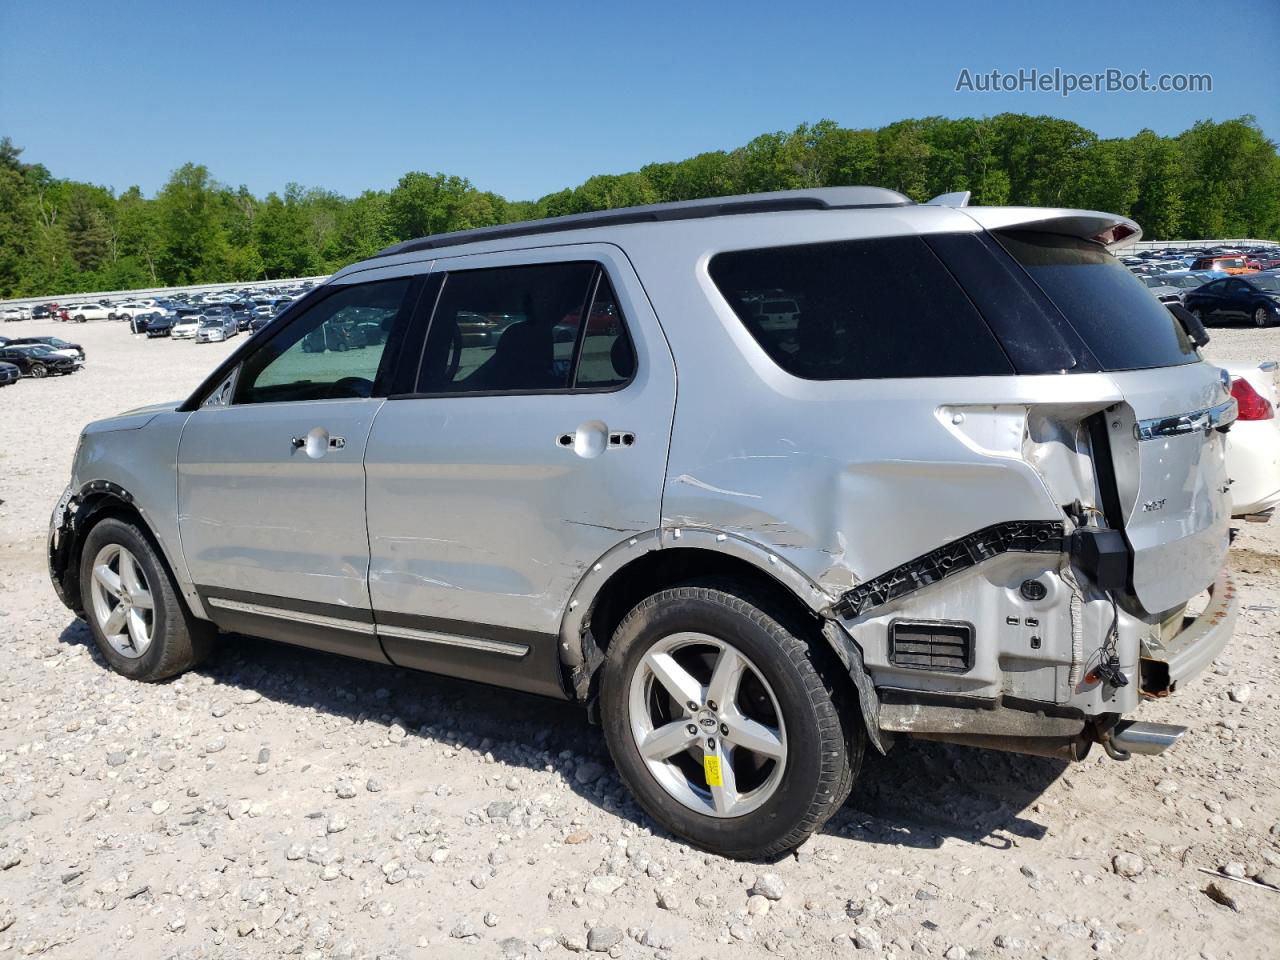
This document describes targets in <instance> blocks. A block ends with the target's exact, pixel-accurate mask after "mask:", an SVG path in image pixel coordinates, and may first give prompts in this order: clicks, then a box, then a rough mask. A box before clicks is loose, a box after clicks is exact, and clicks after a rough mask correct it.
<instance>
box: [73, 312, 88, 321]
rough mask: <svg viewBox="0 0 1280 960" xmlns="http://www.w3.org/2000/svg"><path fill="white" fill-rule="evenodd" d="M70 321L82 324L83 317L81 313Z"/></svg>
mask: <svg viewBox="0 0 1280 960" xmlns="http://www.w3.org/2000/svg"><path fill="white" fill-rule="evenodd" d="M71 319H73V320H75V322H76V323H84V320H85V317H84V314H83V313H77V314H76V315H75V316H74V317H72V318H71Z"/></svg>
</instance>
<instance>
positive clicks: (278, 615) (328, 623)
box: [205, 597, 374, 636]
mask: <svg viewBox="0 0 1280 960" xmlns="http://www.w3.org/2000/svg"><path fill="white" fill-rule="evenodd" d="M205 602H206V603H207V604H209V606H211V607H221V608H222V609H223V610H233V611H235V612H236V613H251V614H254V615H255V616H259V617H273V618H274V619H276V620H292V621H293V622H295V623H308V624H311V625H312V626H314V627H331V628H333V629H336V630H350V631H352V632H354V633H363V634H367V635H369V636H372V635H373V633H374V627H373V624H372V623H361V622H360V621H359V620H343V619H342V618H341V617H324V616H321V615H320V614H318V613H303V612H301V611H300V610H283V609H281V608H280V607H267V606H263V605H262V604H260V603H244V602H242V601H240V600H226V599H224V598H222V597H208V598H206V600H205Z"/></svg>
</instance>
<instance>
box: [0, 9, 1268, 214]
mask: <svg viewBox="0 0 1280 960" xmlns="http://www.w3.org/2000/svg"><path fill="white" fill-rule="evenodd" d="M1273 2H1275V0H1265V2H1262V3H1256V4H1252V5H1250V4H1244V5H1239V6H1236V7H1234V8H1233V10H1232V12H1231V13H1230V14H1229V15H1227V16H1223V15H1222V13H1219V12H1210V9H1211V8H1208V7H1206V6H1205V5H1204V4H1203V2H1190V3H1187V2H1182V0H1162V2H1161V3H1159V4H1152V3H1144V4H1131V3H1125V2H1123V0H1113V2H1108V3H1098V2H1093V0H1074V2H1072V3H1070V4H1067V5H1064V4H1056V3H1054V4H1051V3H1035V2H1025V0H1024V2H1020V3H1013V2H1010V3H987V4H981V3H977V2H970V3H963V4H954V3H935V2H930V0H916V2H913V3H903V4H893V3H883V2H881V3H870V4H863V3H850V2H846V3H825V2H824V3H809V4H805V3H794V2H793V3H783V2H772V3H757V2H754V0H737V2H733V3H696V2H688V0H686V2H684V3H667V2H665V0H645V2H643V3H636V2H634V0H633V2H631V3H616V4H614V3H606V2H604V0H598V2H595V3H577V2H567V0H565V2H561V0H545V2H542V3H506V2H503V3H484V2H470V3H430V2H408V0H387V2H376V0H375V2H369V3H351V2H345V3H337V2H332V0H313V2H310V3H286V2H283V0H278V2H277V0H258V2H242V0H219V2H216V3H211V4H210V3H203V4H195V3H190V2H181V0H178V2H172V0H169V2H152V0H136V2H133V0H118V2H113V3H103V2H101V0H96V2H64V0H0V135H6V134H7V135H8V136H10V137H12V138H13V140H14V141H15V142H16V143H17V144H18V145H19V146H22V147H25V149H26V153H25V154H24V159H26V160H28V161H37V162H41V163H44V164H45V165H46V166H48V167H49V168H50V170H51V171H53V173H54V174H55V175H58V176H66V177H72V178H74V179H78V180H88V181H91V182H95V183H101V184H105V185H107V186H111V187H114V188H116V189H117V190H120V189H124V188H125V187H127V186H129V185H131V184H138V185H139V186H141V187H142V188H143V190H144V191H145V192H147V193H148V194H150V193H151V192H153V191H155V190H156V189H157V188H158V187H159V186H160V185H161V184H163V182H164V181H165V179H166V178H167V177H168V175H169V173H170V171H172V170H173V169H174V168H175V167H177V166H179V165H181V164H182V163H184V162H186V161H196V162H199V163H204V164H206V165H207V166H208V167H209V168H210V170H211V171H212V172H213V174H214V176H215V177H217V178H218V179H219V180H221V181H223V182H226V183H230V184H233V185H236V184H241V183H243V184H246V185H247V186H248V187H249V188H250V189H251V190H253V191H254V192H255V193H258V194H265V193H266V192H267V191H269V190H280V189H282V188H283V186H284V184H285V183H287V182H289V181H296V182H299V183H302V184H305V185H307V186H321V187H326V188H329V189H332V190H336V191H338V192H340V193H343V194H347V195H352V194H356V193H359V192H360V191H361V190H363V189H366V188H386V187H390V186H393V185H394V184H395V182H396V180H397V179H398V177H399V176H400V175H401V174H402V173H404V172H406V171H408V170H425V171H429V172H435V171H445V172H447V173H454V174H458V175H461V176H466V177H468V178H470V179H471V181H472V182H473V183H474V184H475V185H476V186H478V187H480V188H482V189H489V190H495V191H497V192H499V193H501V194H503V195H505V196H507V197H509V198H511V199H533V198H536V197H538V196H540V195H542V194H544V193H548V192H550V191H553V190H556V189H559V188H561V187H564V186H573V185H575V184H577V183H579V182H581V181H582V180H584V179H585V178H586V177H588V176H590V175H591V174H594V173H605V172H623V171H626V170H633V169H636V168H638V167H639V166H641V165H642V164H644V163H647V162H650V161H654V160H675V159H681V158H683V157H686V156H690V155H692V154H694V153H698V152H701V151H704V150H713V149H721V148H728V147H733V146H737V145H740V144H742V143H745V142H746V141H747V140H749V139H750V138H752V137H753V136H755V135H757V134H759V133H762V132H765V131H771V130H781V129H790V128H793V127H794V126H795V125H797V124H798V123H800V122H803V121H816V120H819V119H821V118H824V117H828V118H831V119H833V120H836V121H837V122H839V123H840V124H842V125H845V126H856V127H875V126H880V125H883V124H885V123H889V122H892V121H894V120H898V119H902V118H904V117H918V116H928V115H934V114H937V115H943V116H950V117H957V116H982V115H989V114H995V113H1000V112H1003V111H1019V112H1027V113H1048V114H1053V115H1055V116H1062V117H1066V118H1068V119H1071V120H1075V121H1077V122H1078V123H1081V124H1083V125H1084V126H1086V127H1089V128H1091V129H1093V130H1095V131H1097V132H1098V133H1099V134H1101V135H1103V136H1120V135H1127V134H1131V133H1133V132H1136V131H1137V130H1139V129H1141V128H1142V127H1150V128H1152V129H1154V130H1156V131H1157V132H1159V133H1162V134H1170V133H1177V132H1179V131H1181V130H1183V129H1185V128H1186V127H1187V126H1189V125H1190V124H1191V123H1193V122H1194V121H1196V120H1198V119H1202V118H1214V119H1219V120H1221V119H1226V118H1229V117H1234V116H1238V115H1240V114H1243V113H1253V114H1255V115H1256V116H1257V118H1258V121H1259V123H1260V124H1261V126H1262V129H1263V130H1264V131H1265V132H1266V134H1267V135H1268V136H1269V137H1271V138H1272V139H1276V138H1280V82H1278V81H1280V16H1276V15H1275V12H1276V11H1274V10H1272V11H1271V12H1270V13H1263V12H1262V11H1264V10H1265V8H1267V7H1268V5H1269V4H1271V3H1273ZM1250 9H1252V10H1254V11H1257V12H1256V13H1253V14H1250V13H1249V10H1250ZM1032 67H1035V68H1039V69H1041V70H1052V69H1053V68H1055V67H1059V68H1061V69H1062V70H1065V71H1074V72H1078V73H1091V72H1094V71H1101V70H1105V69H1106V68H1108V67H1118V68H1121V69H1126V70H1134V71H1136V70H1139V69H1146V70H1149V71H1151V73H1152V74H1153V75H1158V74H1160V73H1164V72H1168V73H1179V72H1181V73H1209V74H1212V76H1213V92H1212V93H1194V94H1193V93H1187V94H1176V93H1159V94H1157V93H1132V94H1125V93H1091V94H1084V93H1078V94H1076V95H1074V96H1072V97H1069V98H1066V99H1064V98H1062V97H1061V96H1058V95H1056V94H1052V93H999V94H990V93H987V94H983V93H957V92H956V91H955V85H956V80H957V77H958V76H959V74H960V70H961V69H962V68H968V69H969V70H971V71H972V72H975V73H977V72H981V71H990V70H992V69H998V70H1002V71H1005V72H1015V71H1017V70H1018V69H1019V68H1032Z"/></svg>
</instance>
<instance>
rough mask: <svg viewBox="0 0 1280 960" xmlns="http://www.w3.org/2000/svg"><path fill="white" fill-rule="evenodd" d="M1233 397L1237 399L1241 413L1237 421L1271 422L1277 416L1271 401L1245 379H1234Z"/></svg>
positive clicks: (1232, 383) (1232, 384) (1232, 382)
mask: <svg viewBox="0 0 1280 960" xmlns="http://www.w3.org/2000/svg"><path fill="white" fill-rule="evenodd" d="M1231 396H1233V397H1235V398H1236V406H1237V407H1238V408H1239V413H1238V414H1237V416H1236V419H1237V420H1270V419H1271V418H1273V417H1274V416H1275V415H1276V411H1275V408H1274V407H1272V406H1271V401H1270V400H1268V399H1267V398H1266V397H1264V396H1263V395H1262V394H1260V393H1259V392H1258V391H1257V390H1255V389H1253V384H1251V383H1250V382H1249V381H1248V380H1246V379H1245V378H1244V377H1234V378H1233V379H1232V381H1231Z"/></svg>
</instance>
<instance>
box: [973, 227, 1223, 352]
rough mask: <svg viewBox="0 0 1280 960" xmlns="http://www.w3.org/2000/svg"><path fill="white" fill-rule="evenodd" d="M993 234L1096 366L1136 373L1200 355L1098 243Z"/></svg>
mask: <svg viewBox="0 0 1280 960" xmlns="http://www.w3.org/2000/svg"><path fill="white" fill-rule="evenodd" d="M996 236H997V238H998V239H999V241H1000V243H1001V244H1002V245H1003V246H1004V248H1005V249H1006V250H1008V251H1009V254H1010V255H1011V256H1012V257H1013V258H1014V259H1015V260H1017V261H1018V263H1019V264H1021V265H1022V268H1023V269H1024V270H1026V272H1027V274H1028V275H1029V276H1030V277H1031V279H1032V280H1033V281H1034V282H1035V284H1036V285H1037V286H1038V287H1040V289H1041V290H1043V291H1044V293H1045V295H1046V296H1047V297H1048V298H1049V299H1050V300H1051V301H1052V302H1053V304H1054V306H1055V307H1057V309H1058V310H1059V311H1061V313H1062V314H1063V316H1065V317H1066V319H1067V322H1068V323H1070V324H1071V326H1072V327H1073V328H1074V329H1075V331H1076V333H1078V334H1079V336H1080V338H1081V339H1082V340H1083V341H1084V343H1085V345H1086V346H1088V348H1089V349H1090V350H1091V351H1092V352H1093V355H1094V356H1095V357H1096V358H1097V360H1098V363H1099V364H1100V365H1101V367H1102V369H1104V370H1111V371H1115V370H1142V369H1147V368H1150V367H1170V366H1177V365H1179V364H1184V363H1195V362H1196V361H1197V360H1199V359H1200V357H1199V355H1198V354H1197V353H1196V349H1195V345H1194V344H1193V343H1192V342H1191V340H1190V338H1189V337H1188V336H1187V333H1186V331H1185V330H1183V329H1182V325H1181V324H1180V323H1178V321H1177V320H1176V319H1175V318H1174V316H1173V314H1172V313H1170V312H1169V310H1168V308H1166V307H1165V306H1164V304H1162V303H1161V302H1160V301H1159V300H1157V299H1156V298H1155V297H1154V296H1153V295H1152V294H1151V292H1150V291H1149V290H1147V288H1146V287H1145V286H1143V284H1142V281H1141V280H1139V279H1138V278H1137V277H1135V276H1134V275H1133V274H1132V273H1130V272H1129V270H1128V268H1126V267H1125V266H1124V265H1123V264H1122V263H1121V262H1120V261H1119V260H1117V259H1116V258H1115V257H1113V256H1111V254H1109V253H1107V251H1106V250H1105V249H1104V248H1103V247H1101V246H1099V245H1098V244H1096V243H1090V242H1089V241H1087V240H1080V239H1078V238H1076V237H1067V236H1061V235H1058V234H1048V233H1031V232H1022V231H1005V232H1000V233H997V234H996Z"/></svg>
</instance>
